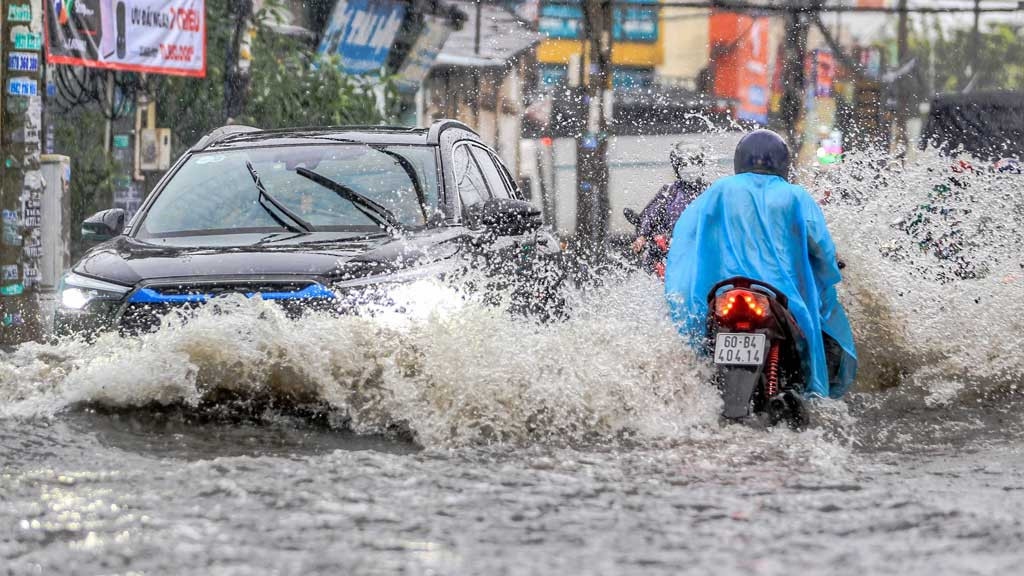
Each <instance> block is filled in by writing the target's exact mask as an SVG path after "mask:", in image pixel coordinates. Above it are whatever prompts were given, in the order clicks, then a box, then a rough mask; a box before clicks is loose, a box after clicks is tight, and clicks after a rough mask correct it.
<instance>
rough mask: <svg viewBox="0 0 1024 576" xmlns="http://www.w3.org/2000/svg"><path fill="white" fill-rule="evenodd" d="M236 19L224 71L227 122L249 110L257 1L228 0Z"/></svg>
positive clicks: (225, 117) (231, 121) (225, 121)
mask: <svg viewBox="0 0 1024 576" xmlns="http://www.w3.org/2000/svg"><path fill="white" fill-rule="evenodd" d="M228 1H229V7H230V9H231V15H232V16H233V18H234V22H233V24H234V28H235V29H234V34H233V36H232V38H231V42H230V43H229V44H228V54H227V60H226V62H227V69H226V70H225V73H224V123H225V124H228V123H233V122H234V121H236V120H237V119H238V117H239V116H241V115H242V113H243V112H244V111H245V100H246V93H247V92H248V90H249V68H250V66H251V65H252V36H253V35H254V34H255V29H254V28H253V26H252V23H251V22H250V19H251V18H252V10H253V0H228Z"/></svg>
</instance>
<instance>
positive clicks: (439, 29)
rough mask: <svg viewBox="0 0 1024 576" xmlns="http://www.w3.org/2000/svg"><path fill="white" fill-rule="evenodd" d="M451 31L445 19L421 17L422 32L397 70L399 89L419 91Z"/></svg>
mask: <svg viewBox="0 0 1024 576" xmlns="http://www.w3.org/2000/svg"><path fill="white" fill-rule="evenodd" d="M451 31H452V29H451V27H450V26H449V25H448V20H447V19H445V18H439V17H437V16H429V15H425V16H423V31H422V32H420V35H419V37H418V38H417V39H416V42H415V43H413V45H412V48H411V49H410V50H409V55H408V56H406V58H405V62H404V63H402V67H401V68H399V69H398V75H397V76H398V84H399V86H400V87H402V88H404V89H406V90H413V91H415V90H417V89H419V87H420V84H421V83H422V82H423V80H424V79H425V78H426V77H427V74H428V73H429V72H430V67H431V66H433V65H434V60H436V59H437V55H438V54H439V53H440V52H441V48H443V47H444V43H445V41H446V40H448V35H449V34H451Z"/></svg>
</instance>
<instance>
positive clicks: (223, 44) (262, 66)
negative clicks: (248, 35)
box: [152, 0, 395, 152]
mask: <svg viewBox="0 0 1024 576" xmlns="http://www.w3.org/2000/svg"><path fill="white" fill-rule="evenodd" d="M229 6H230V1H229V0H207V2H206V10H207V15H208V18H209V21H210V25H209V26H208V27H207V34H208V36H207V69H206V77H205V78H203V79H195V78H176V77H160V78H158V79H156V80H155V84H156V88H155V89H154V90H152V92H153V95H154V96H155V97H156V98H157V110H158V113H159V114H160V124H161V125H162V126H169V127H170V128H171V129H172V131H173V134H174V139H175V142H176V146H177V149H178V151H179V152H180V151H183V149H184V148H186V147H188V146H191V145H192V144H194V143H195V142H196V141H197V140H198V139H199V138H200V137H202V135H203V134H206V133H207V132H209V131H210V130H213V129H214V128H217V127H219V126H222V125H224V124H225V122H226V120H227V119H226V117H225V114H224V90H225V75H226V70H227V67H228V63H227V56H228V52H229V50H228V48H229V45H230V43H231V41H232V39H233V35H234V25H233V23H234V21H235V16H234V15H233V14H231V13H230V10H229ZM274 17H275V12H274V7H273V5H271V6H270V8H266V9H263V10H260V11H259V12H258V13H256V14H254V15H253V18H252V24H253V25H254V27H255V29H256V35H255V41H254V42H253V46H252V52H253V60H252V68H251V70H250V85H249V91H248V98H247V102H246V106H245V109H244V112H243V113H242V115H241V117H240V118H239V119H238V122H240V123H244V124H250V125H253V126H257V127H260V128H281V127H287V126H319V125H328V124H331V125H337V124H379V123H381V122H383V121H386V120H387V119H388V118H386V117H385V115H384V114H382V113H381V112H380V110H378V108H377V99H376V96H375V94H374V90H383V92H384V95H385V102H386V103H389V104H388V106H392V105H393V104H390V103H391V102H394V101H395V97H394V95H395V91H394V89H393V87H392V83H391V82H390V81H389V80H387V79H384V80H382V79H380V78H367V79H361V78H357V77H353V76H349V75H346V74H345V73H344V72H343V71H341V70H340V69H339V67H338V66H337V63H336V62H333V61H329V60H321V59H320V58H319V57H318V56H317V54H316V51H315V49H314V47H313V46H311V45H310V44H308V43H307V42H305V41H303V40H300V39H297V38H293V37H287V36H283V35H281V34H277V33H275V32H273V31H271V30H270V28H269V27H268V26H267V24H266V23H267V22H268V21H271V19H273V18H274ZM214 23H216V25H215V24H214ZM388 116H390V114H389V115H388Z"/></svg>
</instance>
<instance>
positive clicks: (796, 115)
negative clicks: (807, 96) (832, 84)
mask: <svg viewBox="0 0 1024 576" xmlns="http://www.w3.org/2000/svg"><path fill="white" fill-rule="evenodd" d="M812 2H813V3H815V4H816V5H820V3H821V0H812ZM787 7H788V10H787V11H786V16H785V27H786V36H785V59H784V61H783V68H782V100H781V102H780V103H779V114H780V116H781V120H782V128H783V132H784V133H785V136H786V140H787V141H788V143H789V149H790V150H791V151H792V153H793V154H794V155H797V154H799V153H800V148H801V140H802V139H801V138H800V133H799V130H798V129H797V127H798V125H799V123H800V112H801V110H803V106H804V84H805V78H804V60H805V56H806V54H807V32H808V29H809V28H810V22H809V21H808V19H807V18H806V17H805V16H806V15H805V14H804V12H805V11H807V10H809V9H810V8H811V7H810V6H809V5H808V4H806V3H805V2H804V1H803V0H789V3H788V6H787Z"/></svg>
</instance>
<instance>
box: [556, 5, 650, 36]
mask: <svg viewBox="0 0 1024 576" xmlns="http://www.w3.org/2000/svg"><path fill="white" fill-rule="evenodd" d="M637 4H651V5H652V7H651V8H645V7H643V6H637ZM656 6H657V0H634V3H633V4H632V5H630V6H628V7H615V8H613V10H614V14H615V21H614V22H613V23H612V36H613V38H614V39H615V40H616V41H619V42H657V41H658V8H657V7H656ZM537 26H538V29H539V30H540V31H541V32H542V33H544V34H547V36H548V38H554V39H558V40H576V39H579V37H580V33H581V30H582V28H583V6H582V4H578V5H571V4H544V5H543V6H542V7H541V9H540V19H539V20H538V24H537Z"/></svg>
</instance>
